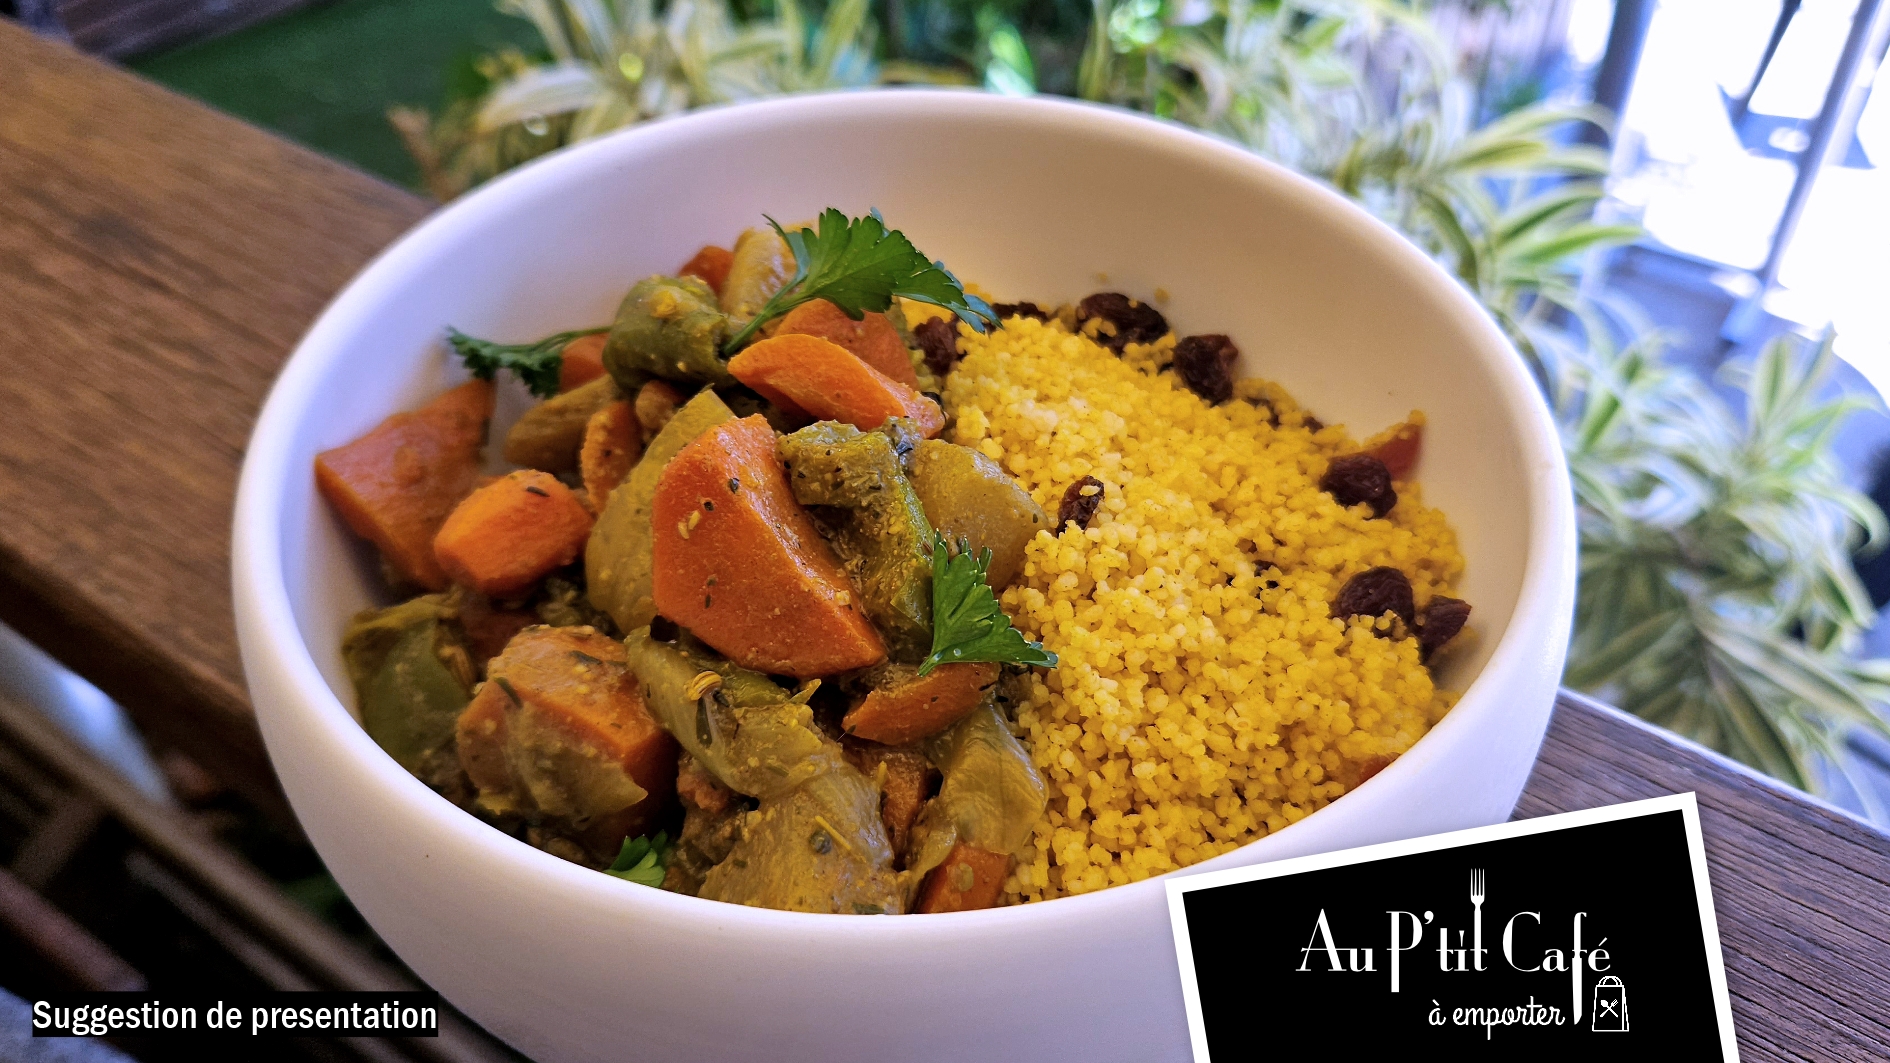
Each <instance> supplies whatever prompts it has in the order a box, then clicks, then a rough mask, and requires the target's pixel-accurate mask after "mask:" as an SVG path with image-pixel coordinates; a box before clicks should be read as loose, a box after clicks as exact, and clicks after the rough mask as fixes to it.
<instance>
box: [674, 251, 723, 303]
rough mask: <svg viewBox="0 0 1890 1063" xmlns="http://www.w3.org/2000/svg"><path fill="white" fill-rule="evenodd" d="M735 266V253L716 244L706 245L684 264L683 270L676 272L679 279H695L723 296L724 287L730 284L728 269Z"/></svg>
mask: <svg viewBox="0 0 1890 1063" xmlns="http://www.w3.org/2000/svg"><path fill="white" fill-rule="evenodd" d="M734 264H735V253H734V252H733V251H730V250H729V249H728V248H726V247H717V246H715V245H714V244H708V245H705V246H704V247H703V248H702V250H700V251H697V252H696V254H695V257H694V258H691V259H690V260H689V261H687V262H685V263H683V268H681V269H679V270H677V271H676V275H677V276H679V277H694V278H696V279H697V280H699V281H701V282H702V283H704V284H706V285H708V286H709V287H710V288H713V289H715V294H716V295H718V296H719V295H721V294H722V286H723V285H725V284H727V283H728V268H729V267H730V266H732V265H734Z"/></svg>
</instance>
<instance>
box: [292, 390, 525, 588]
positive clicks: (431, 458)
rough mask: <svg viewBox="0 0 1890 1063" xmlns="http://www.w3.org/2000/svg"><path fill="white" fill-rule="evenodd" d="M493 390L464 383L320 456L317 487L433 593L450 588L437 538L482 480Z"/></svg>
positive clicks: (406, 575) (400, 568)
mask: <svg viewBox="0 0 1890 1063" xmlns="http://www.w3.org/2000/svg"><path fill="white" fill-rule="evenodd" d="M491 419H492V385H491V384H490V383H489V382H487V381H483V380H475V381H472V382H471V383H467V384H461V385H460V386H459V387H456V388H454V389H453V390H451V391H449V392H447V393H446V394H444V395H441V396H440V397H439V398H437V399H434V400H433V401H432V402H430V403H428V404H427V405H425V406H422V407H421V408H420V409H418V410H415V411H413V412H412V413H397V414H395V415H393V416H392V417H389V418H388V419H387V420H385V421H382V422H381V423H380V425H379V426H377V427H376V428H375V429H374V430H373V431H371V432H369V433H368V434H367V435H364V436H362V437H361V438H359V439H357V440H355V441H354V442H352V443H347V444H344V445H342V446H339V447H336V448H334V449H333V450H325V451H323V452H322V453H320V454H319V455H316V458H315V486H316V487H317V488H319V489H320V491H321V493H322V497H324V498H326V499H328V503H329V505H332V506H334V507H335V510H336V512H338V513H340V514H341V519H342V520H344V521H346V522H347V524H348V527H350V528H352V529H353V530H354V533H355V534H356V535H359V536H360V537H362V538H363V539H366V540H368V541H369V542H371V543H373V544H374V545H375V546H377V547H379V548H380V551H381V555H382V556H383V557H385V558H387V561H388V564H390V565H391V566H392V567H393V569H394V571H395V572H397V573H399V574H400V576H401V577H402V578H404V579H407V580H411V581H412V582H414V583H416V584H419V585H420V586H422V587H425V588H426V589H427V590H430V591H437V590H442V589H444V588H445V587H446V583H447V579H446V572H445V571H444V570H443V569H441V567H440V564H439V562H438V561H437V560H435V558H434V556H433V537H434V535H435V534H437V533H438V532H439V530H440V525H441V524H442V523H444V522H445V520H446V517H447V514H449V513H451V512H452V511H453V507H454V506H455V505H457V504H458V503H459V500H460V499H462V498H464V497H466V493H467V492H468V491H471V490H472V489H473V484H474V482H475V481H476V480H477V479H478V477H479V451H480V448H481V447H483V446H484V445H485V439H486V422H487V421H489V420H491Z"/></svg>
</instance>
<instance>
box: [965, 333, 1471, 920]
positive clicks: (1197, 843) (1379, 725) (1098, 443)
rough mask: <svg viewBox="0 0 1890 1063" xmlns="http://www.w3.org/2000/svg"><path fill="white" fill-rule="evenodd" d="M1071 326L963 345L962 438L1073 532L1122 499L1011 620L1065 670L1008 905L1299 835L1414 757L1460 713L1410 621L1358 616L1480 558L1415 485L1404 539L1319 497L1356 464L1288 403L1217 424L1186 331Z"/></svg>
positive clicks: (1342, 435)
mask: <svg viewBox="0 0 1890 1063" xmlns="http://www.w3.org/2000/svg"><path fill="white" fill-rule="evenodd" d="M1071 326H1072V321H1071V319H1070V317H1069V316H1068V314H1067V312H1066V313H1065V315H1064V317H1063V318H1062V319H1061V320H1058V319H1056V318H1052V319H1050V320H1048V321H1038V320H1033V319H1031V318H1029V317H1017V318H1013V319H1011V320H1010V321H1008V322H1007V323H1006V326H1005V327H1004V328H1003V329H1001V330H995V331H993V332H991V333H989V334H985V335H979V334H976V333H974V332H972V331H971V330H970V329H963V330H961V339H960V343H961V346H962V349H963V351H964V358H963V360H962V361H961V362H960V363H959V364H958V365H957V366H956V367H955V369H954V371H953V372H952V373H951V375H950V376H949V378H948V379H947V381H946V384H945V389H944V395H945V399H946V406H947V408H948V409H951V410H953V411H954V413H955V422H954V424H953V425H952V427H951V428H950V429H949V430H948V434H949V437H950V438H951V439H952V440H953V441H955V442H957V443H960V444H962V445H966V446H971V447H975V448H977V449H978V450H980V451H982V452H983V453H984V454H986V455H988V456H989V457H991V458H993V459H995V460H997V461H998V462H1000V463H1001V464H1002V465H1003V467H1004V468H1005V469H1006V470H1007V471H1009V472H1010V473H1011V474H1012V475H1014V476H1016V477H1017V478H1018V480H1019V481H1020V482H1021V483H1022V484H1023V486H1024V487H1025V489H1026V490H1027V491H1029V492H1030V493H1031V495H1032V496H1033V497H1034V498H1035V499H1036V501H1037V502H1038V503H1039V504H1040V505H1042V506H1044V507H1045V508H1046V510H1048V511H1049V512H1052V513H1055V512H1057V508H1058V504H1059V501H1060V500H1061V499H1062V498H1063V497H1064V495H1065V492H1066V491H1067V490H1068V489H1069V488H1070V485H1071V484H1072V483H1074V482H1076V481H1080V480H1082V479H1083V478H1084V477H1085V476H1093V477H1095V478H1096V479H1097V480H1099V481H1100V482H1101V483H1102V485H1103V489H1102V491H1101V495H1102V501H1101V506H1100V509H1099V510H1098V512H1097V513H1096V516H1095V519H1094V520H1093V521H1092V522H1090V526H1089V527H1088V528H1087V529H1083V528H1079V527H1076V526H1075V525H1073V524H1071V525H1065V526H1064V527H1063V528H1062V529H1061V531H1060V533H1057V534H1052V533H1041V534H1039V535H1038V536H1037V537H1036V538H1035V539H1034V540H1032V541H1031V542H1030V544H1029V546H1028V548H1027V553H1026V558H1027V560H1026V563H1025V566H1024V570H1023V574H1022V576H1021V577H1020V578H1019V579H1018V581H1017V582H1016V583H1015V584H1014V585H1013V586H1011V587H1010V588H1009V589H1008V590H1006V591H1005V592H1004V594H1003V596H1002V602H1003V606H1004V609H1005V611H1006V612H1008V613H1010V614H1011V615H1012V616H1013V617H1014V619H1015V623H1016V624H1017V626H1018V627H1019V628H1020V629H1022V631H1023V632H1024V633H1025V634H1026V635H1027V636H1028V637H1030V638H1033V639H1038V640H1041V641H1042V643H1043V644H1044V646H1045V647H1046V648H1048V649H1050V650H1053V651H1055V652H1056V653H1057V655H1058V656H1059V658H1060V659H1061V663H1060V665H1059V667H1057V668H1055V669H1048V670H1040V671H1038V672H1036V673H1034V674H1033V677H1032V679H1031V680H1030V686H1029V694H1028V697H1027V698H1026V699H1025V700H1024V702H1023V704H1021V705H1020V706H1018V708H1017V722H1018V725H1019V726H1020V728H1021V729H1022V731H1023V734H1024V739H1025V742H1026V744H1027V745H1028V747H1029V749H1030V751H1031V755H1032V757H1033V758H1034V760H1035V762H1036V764H1037V766H1038V768H1039V769H1040V770H1041V771H1042V773H1043V775H1044V778H1045V781H1046V782H1047V783H1048V786H1049V790H1050V802H1049V808H1048V810H1047V812H1046V813H1045V815H1044V817H1043V819H1042V820H1041V821H1040V822H1039V824H1038V826H1037V828H1036V830H1035V832H1034V834H1033V836H1032V838H1031V841H1030V843H1029V844H1028V846H1027V847H1026V848H1025V850H1024V851H1022V852H1020V853H1019V854H1017V860H1016V863H1015V867H1014V870H1013V872H1012V874H1011V876H1010V878H1009V879H1008V880H1007V881H1006V883H1005V893H1006V896H1007V897H1008V898H1009V899H1010V900H1011V901H1012V902H1016V901H1027V900H1040V899H1047V898H1052V897H1061V896H1066V895H1069V894H1075V893H1082V892H1087V891H1090V890H1095V889H1100V888H1103V887H1105V886H1112V885H1118V884H1121V883H1125V882H1132V881H1135V880H1138V879H1142V878H1147V877H1148V876H1150V875H1156V874H1160V873H1162V872H1165V871H1170V870H1173V869H1175V868H1178V867H1185V866H1187V865H1189V864H1193V863H1196V862H1198V861H1201V860H1205V859H1207V858H1209V857H1212V856H1215V855H1218V854H1220V853H1223V852H1226V851H1228V850H1231V849H1233V848H1235V847H1237V846H1239V845H1242V844H1244V843H1246V842H1249V841H1252V840H1254V839H1255V838H1258V837H1261V836H1263V835H1265V834H1267V833H1269V832H1271V831H1274V830H1278V829H1280V828H1281V827H1284V826H1287V825H1288V824H1290V823H1293V822H1295V821H1297V820H1299V819H1301V818H1303V817H1305V816H1306V815H1307V814H1309V813H1311V812H1313V811H1315V810H1317V809H1319V808H1320V807H1321V806H1323V805H1325V804H1326V803H1328V802H1330V801H1332V800H1334V799H1336V798H1337V797H1339V796H1340V795H1341V794H1344V793H1345V792H1346V790H1347V788H1348V786H1351V785H1356V784H1357V781H1358V779H1359V777H1360V774H1361V773H1362V772H1368V771H1369V770H1371V768H1372V767H1375V766H1380V765H1382V764H1383V763H1384V762H1385V760H1386V759H1387V758H1389V757H1392V756H1395V755H1397V754H1399V753H1402V752H1403V751H1405V750H1406V749H1409V748H1410V746H1411V745H1412V743H1414V742H1416V741H1417V740H1418V739H1419V738H1420V737H1422V736H1423V735H1424V733H1425V732H1426V731H1427V730H1429V729H1430V727H1431V726H1432V725H1434V724H1435V723H1436V722H1437V721H1438V720H1439V719H1441V718H1442V717H1443V715H1444V713H1445V712H1447V711H1448V710H1449V708H1450V706H1451V704H1452V701H1453V695H1451V694H1450V693H1448V692H1445V691H1441V690H1438V689H1437V688H1436V687H1435V686H1433V684H1432V682H1431V675H1430V672H1429V671H1428V670H1427V669H1426V667H1425V666H1424V664H1423V663H1421V661H1420V659H1419V651H1418V647H1417V645H1416V642H1415V640H1413V639H1409V638H1403V639H1390V638H1383V637H1378V636H1377V635H1375V634H1374V630H1373V629H1374V627H1375V626H1376V627H1377V628H1379V629H1380V630H1381V632H1382V631H1383V629H1384V628H1386V627H1387V626H1388V625H1390V624H1393V623H1395V622H1396V621H1395V618H1392V617H1389V616H1383V617H1380V618H1378V619H1377V620H1376V621H1373V620H1370V619H1366V618H1363V617H1355V618H1351V619H1350V620H1347V619H1344V618H1335V617H1334V616H1333V615H1332V610H1331V605H1332V603H1333V600H1334V598H1335V596H1337V595H1338V593H1339V592H1340V590H1341V588H1342V587H1344V586H1345V584H1346V582H1347V581H1348V580H1349V579H1351V578H1352V577H1353V576H1355V575H1357V574H1359V573H1361V572H1364V571H1366V570H1368V569H1372V568H1374V567H1377V566H1390V567H1395V568H1397V569H1399V570H1401V571H1402V572H1404V573H1405V574H1406V575H1407V576H1408V577H1409V579H1410V584H1411V590H1412V593H1413V595H1414V596H1415V599H1416V603H1417V605H1418V606H1419V607H1420V608H1421V607H1423V606H1424V604H1425V603H1426V602H1427V601H1429V600H1430V599H1431V598H1432V597H1433V596H1434V595H1443V594H1447V593H1448V592H1449V590H1450V587H1451V583H1452V581H1453V580H1454V579H1455V578H1456V577H1457V576H1458V575H1459V573H1460V572H1461V571H1462V569H1463V558H1462V556H1461V555H1460V554H1459V552H1458V549H1457V542H1456V536H1455V534H1454V533H1453V532H1452V531H1451V529H1450V527H1449V525H1448V524H1447V523H1446V522H1445V520H1444V517H1443V515H1442V514H1441V513H1439V512H1437V511H1436V510H1432V509H1428V508H1425V507H1424V506H1423V505H1422V503H1421V501H1420V499H1419V496H1418V491H1417V487H1416V485H1414V484H1406V483H1399V484H1398V485H1397V492H1398V499H1399V501H1398V504H1397V505H1396V506H1395V508H1393V509H1391V510H1390V512H1389V513H1388V514H1386V516H1385V518H1384V519H1374V517H1373V514H1372V511H1371V509H1370V508H1369V507H1368V506H1365V505H1354V506H1351V507H1346V506H1342V505H1340V504H1339V502H1338V501H1336V500H1335V499H1334V498H1333V497H1332V495H1331V494H1329V493H1327V492H1326V491H1324V490H1322V489H1321V487H1320V483H1319V480H1320V476H1321V474H1322V472H1323V471H1324V470H1325V469H1326V468H1327V466H1328V463H1329V462H1330V461H1331V460H1332V459H1333V458H1334V457H1335V456H1338V455H1341V454H1345V453H1347V452H1349V451H1352V450H1355V449H1357V445H1356V444H1355V443H1354V442H1353V441H1352V439H1351V438H1350V437H1349V436H1348V435H1347V433H1346V432H1345V430H1344V429H1343V427H1341V426H1336V425H1335V426H1331V427H1323V426H1320V425H1319V423H1318V422H1317V421H1316V420H1313V419H1312V418H1310V416H1309V415H1308V414H1306V413H1305V412H1304V411H1302V410H1301V409H1300V408H1299V407H1298V406H1297V405H1296V404H1295V403H1294V402H1293V401H1292V399H1291V397H1290V396H1289V395H1287V393H1286V392H1285V391H1284V390H1283V389H1281V388H1279V387H1278V386H1277V385H1274V384H1270V383H1266V382H1262V381H1257V380H1246V381H1241V382H1239V383H1238V384H1237V385H1236V401H1233V402H1228V403H1224V404H1221V405H1218V406H1211V405H1209V404H1207V403H1206V402H1204V401H1203V400H1202V399H1200V398H1199V397H1197V396H1196V395H1195V394H1194V393H1192V392H1191V391H1189V390H1188V389H1187V388H1186V387H1183V386H1181V384H1180V383H1179V382H1177V381H1176V380H1175V378H1174V373H1173V372H1172V371H1161V367H1162V366H1163V365H1164V364H1165V363H1166V362H1167V361H1169V360H1170V359H1169V355H1170V353H1171V352H1172V350H1173V348H1174V346H1175V342H1176V340H1175V337H1174V336H1173V335H1172V334H1170V335H1167V336H1164V337H1162V338H1161V339H1158V340H1156V341H1154V342H1152V343H1148V344H1138V343H1129V344H1127V346H1126V348H1125V349H1124V351H1123V352H1122V355H1121V356H1120V357H1119V356H1118V355H1117V354H1116V353H1114V352H1113V351H1111V350H1109V349H1107V348H1106V347H1104V346H1102V345H1101V344H1099V343H1097V342H1096V341H1095V340H1094V339H1092V338H1090V336H1088V335H1083V334H1079V333H1076V332H1073V331H1072V328H1071Z"/></svg>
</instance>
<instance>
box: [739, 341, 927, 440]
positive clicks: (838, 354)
mask: <svg viewBox="0 0 1890 1063" xmlns="http://www.w3.org/2000/svg"><path fill="white" fill-rule="evenodd" d="M728 371H729V373H730V374H732V375H733V376H734V377H735V379H737V380H739V381H741V382H742V383H744V384H746V385H748V386H749V387H751V388H753V389H755V390H756V391H757V392H759V393H761V395H762V397H764V398H766V399H767V400H768V401H770V402H772V403H774V404H775V405H777V406H780V407H781V408H782V409H784V410H787V411H789V412H797V411H798V412H804V413H806V414H808V415H809V416H812V417H814V418H816V419H818V420H822V421H844V422H845V423H847V424H850V425H852V426H853V427H855V428H858V429H859V430H860V431H862V432H870V431H872V430H873V429H875V428H878V427H879V426H880V425H882V424H885V423H886V421H887V419H889V418H892V417H910V418H912V419H913V420H914V421H916V422H918V425H919V430H920V431H921V432H922V433H924V435H925V436H926V437H927V438H930V437H932V436H935V435H938V433H939V431H940V430H941V429H943V428H944V427H945V413H944V411H942V410H940V409H939V408H938V403H936V402H933V401H932V400H931V399H929V398H926V397H925V396H924V395H921V394H919V393H918V392H916V391H914V390H912V389H911V388H909V387H907V386H905V385H904V384H901V383H899V382H898V381H897V380H894V379H892V378H891V377H888V376H887V375H886V374H884V373H882V372H880V371H879V370H877V369H874V368H873V367H872V366H870V365H867V364H866V363H865V362H863V361H861V360H860V359H859V357H858V356H857V355H855V354H854V353H853V352H852V351H849V350H847V349H846V348H845V347H842V346H840V345H839V344H837V343H834V342H832V341H830V340H824V339H821V338H820V337H818V336H803V335H796V334H790V335H783V336H771V337H769V338H768V339H765V340H762V341H761V342H759V343H756V344H752V345H750V346H749V347H746V348H744V349H743V350H742V352H741V353H740V354H737V355H736V356H735V357H734V358H731V359H729V363H728Z"/></svg>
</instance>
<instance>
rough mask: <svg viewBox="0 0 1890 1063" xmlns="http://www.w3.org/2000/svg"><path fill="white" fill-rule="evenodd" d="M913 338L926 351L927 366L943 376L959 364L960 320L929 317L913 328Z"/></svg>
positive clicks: (920, 348)
mask: <svg viewBox="0 0 1890 1063" xmlns="http://www.w3.org/2000/svg"><path fill="white" fill-rule="evenodd" d="M912 338H913V339H915V340H917V341H918V343H919V350H921V351H923V352H924V353H925V367H926V368H927V369H930V370H931V371H932V372H934V373H937V374H939V375H940V376H943V375H944V374H946V373H949V372H951V371H952V366H954V365H957V364H958V357H959V354H958V320H957V319H956V318H950V317H929V318H926V319H925V320H924V321H921V322H919V324H918V327H917V328H914V329H913V330H912Z"/></svg>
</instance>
